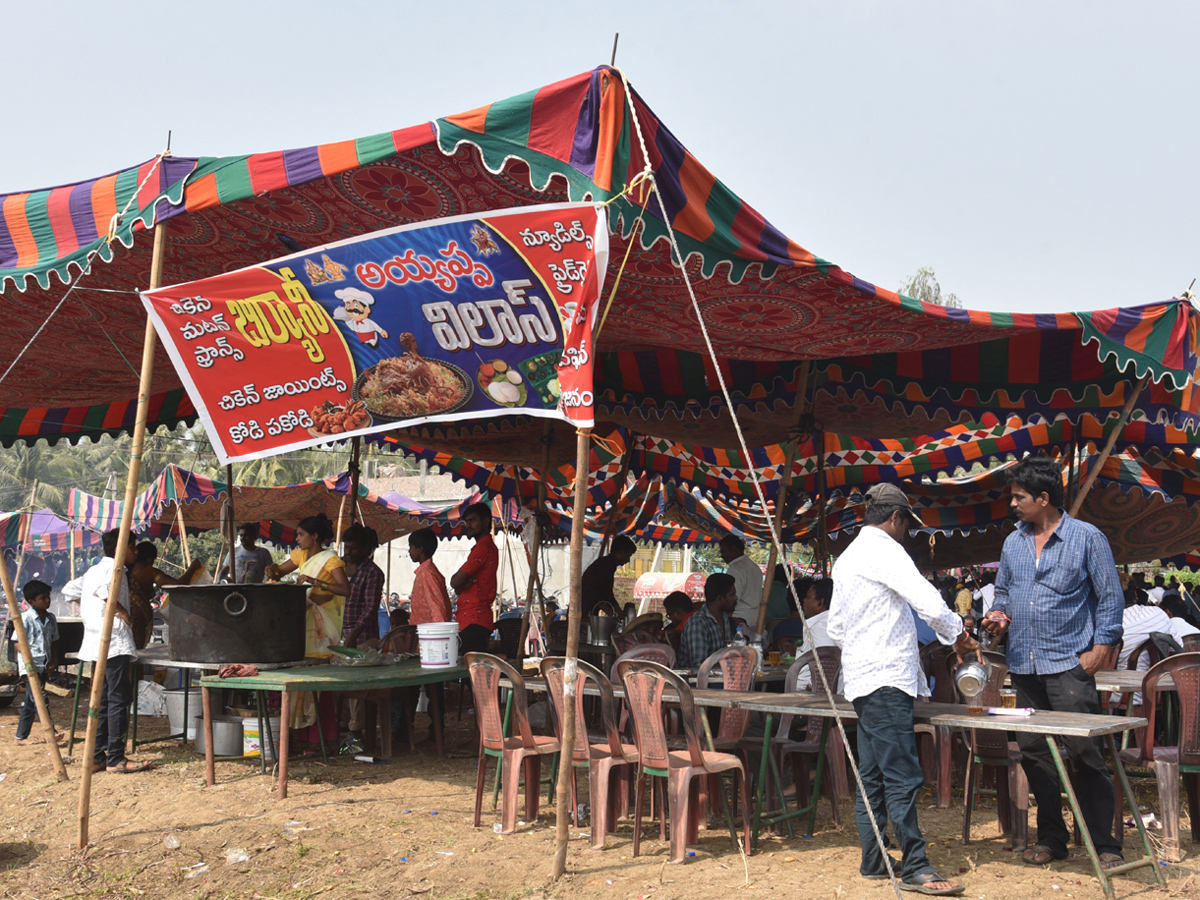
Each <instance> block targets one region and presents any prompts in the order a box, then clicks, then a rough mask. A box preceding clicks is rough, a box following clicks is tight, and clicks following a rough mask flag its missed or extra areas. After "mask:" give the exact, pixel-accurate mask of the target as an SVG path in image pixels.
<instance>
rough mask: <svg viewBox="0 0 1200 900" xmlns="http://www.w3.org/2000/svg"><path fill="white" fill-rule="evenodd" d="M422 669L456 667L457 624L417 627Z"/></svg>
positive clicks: (440, 623) (435, 623) (428, 624)
mask: <svg viewBox="0 0 1200 900" xmlns="http://www.w3.org/2000/svg"><path fill="white" fill-rule="evenodd" d="M417 644H418V647H419V649H420V651H421V668H422V669H450V668H453V667H454V666H457V665H458V623H457V622H427V623H425V624H424V625H418V626H417Z"/></svg>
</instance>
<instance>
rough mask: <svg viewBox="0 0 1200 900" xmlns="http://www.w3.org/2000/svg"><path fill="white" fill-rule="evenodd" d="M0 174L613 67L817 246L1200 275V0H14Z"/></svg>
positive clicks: (448, 109) (265, 137) (101, 162)
mask: <svg viewBox="0 0 1200 900" xmlns="http://www.w3.org/2000/svg"><path fill="white" fill-rule="evenodd" d="M2 8H3V12H4V50H3V53H2V54H0V79H2V81H3V83H4V84H5V85H6V87H7V90H6V95H7V97H8V100H7V101H6V103H5V106H6V109H5V114H4V121H5V124H4V128H3V136H4V139H3V140H2V141H0V191H4V192H7V191H12V190H27V189H35V188H41V187H47V186H50V185H53V184H59V183H62V182H69V181H76V180H81V179H84V178H88V177H94V176H96V175H100V174H103V173H106V172H109V171H112V170H113V169H116V168H119V167H123V166H128V165H132V164H134V163H136V162H139V161H141V160H143V159H146V158H149V157H151V156H153V155H154V154H155V153H157V152H158V151H159V150H161V149H162V148H163V146H164V144H165V140H166V134H167V130H168V129H172V130H173V132H174V138H173V150H174V152H175V153H177V154H180V155H189V156H199V155H220V154H227V153H248V152H257V151H263V150H276V149H282V148H288V147H303V146H308V145H311V144H316V143H321V142H324V141H333V140H342V139H346V138H352V137H359V136H363V135H367V134H374V133H377V132H380V131H387V130H390V129H393V128H399V127H403V126H407V125H413V124H417V123H419V122H422V121H426V120H428V119H431V118H434V117H436V116H441V115H446V114H449V113H454V112H459V111H462V110H465V109H470V108H473V107H475V106H479V105H482V104H484V103H487V102H490V101H493V100H499V99H502V98H504V97H508V96H511V95H513V94H517V93H521V92H523V91H526V90H530V89H532V88H535V87H538V86H540V85H543V84H546V83H549V82H552V81H555V80H558V79H560V78H563V77H566V76H568V75H572V74H575V73H577V72H581V71H584V70H587V69H591V68H592V67H594V66H596V65H598V64H601V63H605V62H608V59H609V54H610V52H611V49H612V39H613V32H615V31H619V32H620V33H621V40H620V47H619V50H618V53H617V63H618V65H620V66H622V67H623V68H624V69H625V71H626V72H627V73H628V75H629V77H630V80H631V82H632V83H633V84H634V85H635V86H636V87H637V89H638V90H639V91H640V92H641V94H642V96H643V97H644V98H645V99H646V101H647V102H648V103H649V104H650V106H651V107H652V108H653V109H654V110H655V111H656V112H657V113H658V115H659V117H660V118H661V119H662V120H663V121H664V122H665V123H666V124H667V125H668V127H670V128H671V130H672V131H673V132H674V133H675V134H676V135H677V136H678V137H679V138H680V140H681V141H682V142H683V143H684V144H685V145H686V146H687V147H688V148H689V149H690V150H691V151H692V152H693V153H694V154H695V155H696V156H697V157H698V158H699V159H700V161H701V162H703V163H704V164H705V165H706V166H707V167H708V168H709V169H711V170H712V171H713V172H714V173H716V175H717V176H718V177H720V178H721V179H722V180H724V181H725V182H726V183H727V184H728V185H729V186H730V187H731V188H732V189H733V190H734V191H736V192H737V193H738V194H740V195H741V196H742V197H743V198H745V199H746V200H748V201H749V202H750V203H751V205H753V206H755V207H756V208H757V209H759V210H760V211H761V212H762V213H763V214H764V215H765V216H766V217H767V218H768V219H769V220H770V221H771V222H773V223H774V224H775V225H776V226H778V227H779V228H780V229H781V230H783V231H784V232H785V233H786V234H787V235H788V236H789V237H791V238H793V239H794V240H796V241H797V242H799V243H800V244H801V245H803V246H804V247H806V248H807V249H809V250H811V251H812V252H814V253H816V254H817V255H819V256H822V257H824V258H826V259H829V260H831V261H833V262H835V263H837V264H838V265H840V266H842V267H843V268H845V269H847V270H849V271H851V272H853V273H854V274H856V275H858V276H859V277H861V278H864V279H866V280H868V281H872V282H875V283H877V284H881V285H883V286H884V287H889V288H896V287H897V286H898V285H899V284H900V283H901V282H902V281H903V280H904V279H905V278H907V277H908V276H910V275H912V274H913V273H914V272H915V271H916V270H917V269H918V268H919V267H921V266H931V267H933V268H934V269H935V271H936V273H937V276H938V278H939V280H940V282H941V284H942V288H943V290H944V291H953V292H954V293H956V294H957V295H958V296H959V298H960V299H961V300H963V301H964V303H965V305H967V306H968V307H972V308H976V309H995V310H1023V311H1035V310H1066V309H1087V308H1099V307H1108V306H1127V305H1133V304H1138V303H1148V302H1154V301H1159V300H1164V299H1167V298H1169V297H1171V296H1172V295H1176V294H1179V293H1180V292H1181V291H1182V290H1183V289H1184V288H1186V287H1187V286H1188V283H1189V282H1190V281H1191V280H1192V278H1193V277H1195V276H1197V275H1200V225H1198V224H1197V220H1196V201H1197V197H1198V196H1200V190H1198V188H1200V165H1198V161H1200V141H1198V140H1197V138H1198V137H1200V121H1198V114H1200V67H1198V64H1197V54H1196V49H1197V43H1196V42H1197V36H1198V35H1200V4H1197V3H1194V2H1143V3H1137V4H1133V3H1128V2H1125V3H1115V2H1101V0H1089V2H1057V0H1056V2H1052V3H1047V2H1024V0H1012V2H969V0H968V2H963V0H942V2H919V0H905V2H884V0H879V2H833V0H828V2H822V3H810V2H798V0H792V2H784V3H754V2H719V0H693V2H676V3H670V4H667V3H654V2H649V0H643V2H625V0H611V2H609V3H606V4H597V3H568V2H549V0H544V2H540V3H531V2H523V0H510V2H496V0H493V2H488V3H481V2H475V0H458V2H445V3H428V2H422V3H407V2H384V0H358V2H354V0H338V2H333V0H329V2H314V0H290V2H287V3H281V2H273V0H272V2H266V0H262V2H257V0H241V2H227V0H206V2H204V3H188V4H182V3H142V2H122V0H109V2H105V3H96V2H90V0H89V2H86V3H84V2H78V0H67V2H55V3H18V2H15V0H3V7H2Z"/></svg>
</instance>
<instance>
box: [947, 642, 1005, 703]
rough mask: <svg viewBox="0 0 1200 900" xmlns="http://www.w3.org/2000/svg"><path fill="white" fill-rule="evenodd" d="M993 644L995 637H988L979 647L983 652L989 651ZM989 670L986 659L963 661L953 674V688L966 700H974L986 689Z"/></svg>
mask: <svg viewBox="0 0 1200 900" xmlns="http://www.w3.org/2000/svg"><path fill="white" fill-rule="evenodd" d="M995 642H996V637H995V635H988V637H987V638H985V639H984V640H983V641H980V646H981V647H982V648H983V649H984V650H990V649H991V648H992V646H993V645H994V644H995ZM989 669H990V666H988V663H987V659H986V658H985V659H984V661H983V662H980V661H979V660H978V659H974V658H972V659H964V660H963V661H962V664H961V665H959V667H958V668H957V669H956V670H955V672H954V686H955V687H957V688H958V692H959V693H960V694H962V695H963V696H964V697H966V698H967V699H968V700H971V699H974V698H975V697H978V696H979V695H980V694H982V693H983V689H984V688H985V687H987V683H988V672H989Z"/></svg>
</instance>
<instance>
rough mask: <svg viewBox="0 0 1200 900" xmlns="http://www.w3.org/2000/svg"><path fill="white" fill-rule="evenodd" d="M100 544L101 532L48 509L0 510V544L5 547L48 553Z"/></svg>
mask: <svg viewBox="0 0 1200 900" xmlns="http://www.w3.org/2000/svg"><path fill="white" fill-rule="evenodd" d="M99 543H100V535H98V534H95V533H93V532H90V531H86V530H84V529H82V528H80V527H78V526H77V525H73V524H72V523H70V522H68V521H67V520H66V519H63V518H60V517H59V516H57V515H55V514H54V512H53V511H52V510H49V509H39V510H37V511H36V512H11V513H0V547H3V548H4V549H6V550H18V551H20V550H24V551H27V552H29V553H49V552H51V551H54V550H70V549H71V548H72V547H91V546H93V545H95V544H99Z"/></svg>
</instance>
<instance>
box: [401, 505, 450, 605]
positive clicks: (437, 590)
mask: <svg viewBox="0 0 1200 900" xmlns="http://www.w3.org/2000/svg"><path fill="white" fill-rule="evenodd" d="M437 545H438V539H437V535H436V534H434V533H433V530H432V529H429V528H422V529H420V530H418V531H414V532H413V533H412V534H410V535H409V536H408V558H409V559H411V560H412V561H413V562H415V563H416V564H417V571H416V573H415V574H414V575H413V586H412V596H411V598H410V600H409V603H410V610H411V613H410V614H411V619H410V621H411V622H412V624H413V625H426V624H428V623H430V622H449V621H450V620H451V619H452V618H453V616H452V615H451V614H450V595H449V594H448V593H446V579H445V577H444V576H443V575H442V573H441V572H439V571H438V567H437V566H435V565H434V564H433V554H434V553H435V552H436V551H437Z"/></svg>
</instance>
